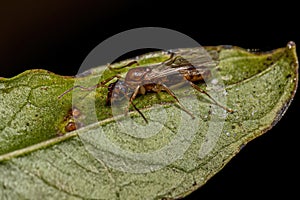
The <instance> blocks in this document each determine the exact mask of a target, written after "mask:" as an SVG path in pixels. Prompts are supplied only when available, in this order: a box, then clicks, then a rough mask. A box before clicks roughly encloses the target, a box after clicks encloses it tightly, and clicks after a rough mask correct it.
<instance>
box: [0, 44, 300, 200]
mask: <svg viewBox="0 0 300 200" xmlns="http://www.w3.org/2000/svg"><path fill="white" fill-rule="evenodd" d="M205 48H206V50H207V51H208V52H209V54H210V55H211V57H212V59H213V60H212V61H213V63H215V65H216V66H215V70H216V71H217V72H218V73H219V75H220V78H221V79H220V80H219V82H220V81H222V83H223V85H224V89H225V90H226V91H225V93H224V92H221V94H219V93H220V92H219V93H218V92H213V91H212V90H210V88H209V86H208V87H207V88H206V87H205V85H203V84H202V85H200V87H203V88H204V89H207V91H208V93H209V94H211V95H212V96H213V97H214V98H216V99H218V101H220V98H219V97H218V95H221V96H222V95H223V96H222V97H224V96H225V97H226V101H224V102H221V104H223V103H224V104H226V106H227V107H229V108H231V109H233V110H234V111H235V112H234V113H227V112H224V110H223V109H220V107H218V106H215V105H213V103H212V102H211V100H210V99H209V98H207V97H206V96H205V95H203V94H201V93H197V92H195V91H193V90H189V91H187V92H186V91H184V90H183V89H179V90H178V91H177V90H176V95H177V94H178V96H180V98H179V99H180V102H182V104H183V105H185V106H186V107H187V109H188V110H191V112H192V113H193V114H194V115H195V116H196V118H195V119H191V116H189V115H188V114H187V113H186V112H183V111H182V109H180V107H179V106H178V104H177V103H175V102H174V99H173V98H172V97H170V95H168V94H166V93H165V92H162V93H159V95H157V94H146V95H143V96H139V97H138V98H137V99H136V100H135V101H134V102H135V103H136V104H137V106H138V107H139V108H140V109H141V111H142V112H143V114H144V115H145V116H146V117H147V119H149V124H145V123H144V121H143V119H142V118H141V116H140V115H139V114H138V113H137V112H134V111H133V112H130V116H131V117H132V118H133V120H134V122H135V123H136V124H137V126H133V127H136V129H130V130H127V132H126V131H124V130H123V129H122V127H121V126H120V122H122V120H123V118H124V116H123V115H120V116H116V117H115V118H113V114H112V111H111V107H109V106H106V105H105V101H106V95H107V88H105V87H101V88H98V89H96V91H92V92H91V91H81V90H80V89H78V90H76V89H75V90H74V91H73V92H70V93H67V94H66V95H64V96H63V97H62V98H61V99H58V98H57V97H58V96H59V95H61V94H62V93H63V92H64V91H66V90H67V89H69V88H71V87H72V86H73V85H74V83H75V84H76V85H78V84H80V83H82V84H83V85H92V83H97V82H99V79H100V81H102V80H105V79H107V77H110V76H112V75H113V74H115V73H116V72H114V71H103V69H104V68H103V67H98V68H94V69H91V70H90V71H89V72H87V73H86V75H85V76H83V77H77V78H73V77H63V76H59V75H56V74H53V73H51V72H48V71H45V70H30V71H26V72H24V73H22V74H20V75H18V76H16V77H14V78H9V79H5V78H2V79H0V198H1V199H162V198H171V199H172V198H179V197H184V196H186V195H187V194H189V193H191V192H192V191H194V190H196V189H197V188H199V187H201V186H202V185H204V184H205V183H206V181H207V180H209V179H210V178H211V177H212V176H213V175H214V174H216V173H217V172H218V171H220V170H221V169H222V168H223V167H224V166H225V165H226V163H228V162H229V161H230V159H231V158H232V157H233V156H234V155H236V154H237V153H238V152H239V151H240V149H241V147H243V146H244V145H245V144H247V143H248V142H249V141H251V140H253V139H254V138H256V137H258V136H260V135H262V134H263V133H265V132H266V131H267V130H269V129H270V128H272V127H273V126H274V125H275V124H276V123H277V122H278V120H280V118H281V116H282V115H283V114H284V112H285V111H286V109H287V108H288V106H289V104H290V103H291V101H292V99H293V97H294V95H295V92H296V88H297V82H298V61H297V55H296V49H295V45H294V44H293V43H292V42H290V43H289V44H288V45H287V47H285V48H279V49H276V50H273V51H271V52H266V53H251V52H249V51H247V50H245V49H242V48H239V47H230V48H228V47H227V46H226V47H224V46H217V47H205ZM188 51H193V49H188ZM167 57H168V55H166V54H165V53H163V52H155V53H151V54H148V55H145V56H140V57H139V58H138V59H137V61H138V62H139V63H140V65H141V66H143V65H149V64H155V63H159V62H161V61H164V60H165V59H167ZM128 62H130V60H126V61H124V62H121V63H117V64H115V65H114V66H113V67H118V66H122V65H124V64H125V63H128ZM132 67H136V66H132ZM127 70H128V69H127V68H126V69H125V68H124V69H121V70H120V71H121V72H122V73H124V72H126V71H127ZM99 73H101V74H102V75H101V76H99ZM123 75H124V74H123ZM211 81H212V82H216V80H213V79H212V80H211ZM75 93H76V94H78V95H77V96H74V94H75ZM182 93H183V94H184V95H183V96H181V94H182ZM72 94H73V101H72ZM192 97H195V98H192ZM74 98H75V99H76V101H74ZM74 106H75V107H76V108H75V107H74ZM72 107H73V109H74V108H75V109H76V111H78V112H79V113H77V114H76V113H74V110H73V112H72ZM77 115H78V116H77ZM95 116H96V119H97V120H96V121H95ZM75 118H76V119H75ZM116 118H118V119H119V120H117V122H116V121H115V119H116ZM73 122H76V125H77V126H81V128H79V129H78V130H75V131H71V132H68V128H67V125H68V124H69V123H73ZM77 122H79V123H77ZM128 127H131V126H128ZM141 127H142V128H141ZM140 128H141V129H142V131H141V129H140Z"/></svg>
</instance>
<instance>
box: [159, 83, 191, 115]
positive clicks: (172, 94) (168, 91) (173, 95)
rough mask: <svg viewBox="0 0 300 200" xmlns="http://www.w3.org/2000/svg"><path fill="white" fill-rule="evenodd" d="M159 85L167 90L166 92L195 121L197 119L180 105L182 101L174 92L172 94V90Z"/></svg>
mask: <svg viewBox="0 0 300 200" xmlns="http://www.w3.org/2000/svg"><path fill="white" fill-rule="evenodd" d="M159 85H160V86H161V87H162V89H164V90H166V92H167V93H168V94H169V95H171V96H172V97H173V98H174V99H175V100H176V101H177V103H178V104H179V105H180V107H181V109H182V110H184V111H185V112H186V113H187V114H189V115H190V116H191V117H192V118H193V119H194V118H195V116H194V115H193V114H192V113H191V112H190V111H188V109H186V108H185V107H184V106H183V105H182V104H181V103H180V101H179V100H178V98H177V97H176V96H175V94H174V92H172V90H171V89H170V88H168V87H167V86H166V85H164V84H159Z"/></svg>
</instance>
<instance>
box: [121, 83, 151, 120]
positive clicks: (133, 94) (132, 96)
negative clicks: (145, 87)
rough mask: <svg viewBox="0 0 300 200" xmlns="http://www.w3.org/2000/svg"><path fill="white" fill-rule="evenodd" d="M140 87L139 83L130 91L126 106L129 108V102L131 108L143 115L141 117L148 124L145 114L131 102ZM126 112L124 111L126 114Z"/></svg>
mask: <svg viewBox="0 0 300 200" xmlns="http://www.w3.org/2000/svg"><path fill="white" fill-rule="evenodd" d="M140 88H141V86H140V85H139V86H137V87H136V88H135V90H134V92H133V93H132V95H131V97H130V99H129V103H128V106H127V108H129V105H130V104H131V105H132V106H133V108H134V109H135V110H136V111H137V112H138V113H139V114H140V115H141V116H142V117H143V119H144V120H145V122H146V123H147V124H148V120H147V119H146V117H145V115H144V114H143V113H142V112H141V111H140V110H139V109H138V108H137V107H136V106H135V104H134V103H133V100H134V99H135V98H136V96H137V95H138V93H139V90H140ZM127 112H128V110H127ZM127 112H126V114H127Z"/></svg>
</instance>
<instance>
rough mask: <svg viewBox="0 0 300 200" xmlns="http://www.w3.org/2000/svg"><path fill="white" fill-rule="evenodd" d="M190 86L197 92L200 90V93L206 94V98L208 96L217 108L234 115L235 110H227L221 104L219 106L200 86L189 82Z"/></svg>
mask: <svg viewBox="0 0 300 200" xmlns="http://www.w3.org/2000/svg"><path fill="white" fill-rule="evenodd" d="M188 82H189V84H190V85H191V86H192V87H193V88H195V89H196V90H198V91H199V92H201V93H203V94H205V95H206V96H208V97H209V98H210V99H211V100H212V101H213V102H214V103H215V104H216V105H217V106H219V107H221V108H223V109H224V110H226V111H227V112H230V113H233V110H232V109H230V108H227V107H225V106H223V105H221V104H219V103H218V102H217V101H216V100H215V99H214V98H212V97H211V96H210V95H209V94H208V93H207V92H205V91H204V90H202V89H201V88H200V87H199V86H198V85H196V84H194V83H193V82H190V81H188Z"/></svg>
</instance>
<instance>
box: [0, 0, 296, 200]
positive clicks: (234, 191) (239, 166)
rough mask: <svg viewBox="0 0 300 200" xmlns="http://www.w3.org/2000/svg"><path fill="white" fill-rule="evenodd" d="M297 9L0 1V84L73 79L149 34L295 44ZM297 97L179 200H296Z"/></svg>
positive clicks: (268, 46) (264, 46)
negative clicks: (124, 41)
mask: <svg viewBox="0 0 300 200" xmlns="http://www.w3.org/2000/svg"><path fill="white" fill-rule="evenodd" d="M298 15H299V14H298V12H297V6H296V5H295V4H293V3H290V2H288V1H284V2H280V4H276V3H269V4H265V5H262V2H261V1H260V2H255V1H251V2H250V1H237V3H229V2H227V1H226V2H224V3H222V4H220V3H218V2H215V1H212V2H211V3H208V2H204V1H199V4H196V3H193V2H189V1H178V2H175V1H169V2H167V1H153V0H151V1H117V0H110V1H106V2H102V1H91V0H86V1H84V0H79V1H71V0H64V1H63V2H60V1H57V0H52V1H50V0H44V1H33V0H30V1H25V0H24V1H1V2H0V77H12V76H15V75H17V74H19V73H21V72H23V71H24V70H27V69H34V68H42V69H47V70H50V71H52V72H55V73H58V74H61V75H75V74H76V73H77V70H78V69H79V67H80V65H81V63H82V61H83V60H84V58H85V57H86V56H87V55H88V53H89V52H90V51H91V50H92V49H93V48H94V47H96V46H97V45H98V44H99V43H101V42H102V41H103V40H105V39H107V38H108V37H110V36H113V35H114V34H117V33H120V32H121V31H125V30H128V29H132V28H137V27H144V26H155V27H165V28H169V29H174V30H177V31H180V32H181V33H184V34H186V35H188V36H190V37H192V38H193V39H195V40H196V41H198V42H199V43H200V44H201V45H203V46H208V45H221V44H228V45H236V46H240V47H244V48H249V49H252V48H255V49H261V50H262V51H268V50H272V49H275V48H279V47H284V46H285V45H286V44H287V42H288V41H290V40H292V41H294V42H296V45H297V44H300V40H299V39H300V35H299V33H300V32H299V31H298V29H299V24H300V22H299V21H297V19H298V18H299V16H298ZM299 102H300V99H299V94H298V93H297V95H296V97H295V99H294V101H293V102H292V104H291V106H290V107H289V109H288V111H287V112H286V114H285V115H284V117H283V118H282V119H281V121H280V122H279V123H278V124H277V125H276V126H275V127H273V128H272V130H270V131H268V132H267V133H266V134H264V135H263V136H261V137H259V138H257V139H255V140H253V141H251V142H250V143H249V144H248V145H246V147H245V148H243V149H242V151H241V152H240V153H239V154H238V155H237V156H236V157H234V158H233V159H232V160H231V161H230V162H229V163H228V164H227V165H226V166H225V167H224V169H223V170H221V171H220V172H219V173H218V174H217V175H215V176H214V177H213V178H211V179H210V180H209V181H208V182H207V184H206V185H204V186H203V187H202V188H200V189H199V190H197V191H195V192H193V193H192V194H191V195H189V196H188V197H186V198H185V199H207V198H212V199H213V198H216V197H221V198H224V199H228V198H233V199H240V198H244V197H251V198H260V197H268V198H272V197H277V196H281V195H282V196H284V197H285V199H290V197H292V196H295V197H296V198H297V197H299V194H298V192H297V190H298V189H299V186H300V184H299V164H298V163H297V161H298V158H299V150H298V147H299V146H298V138H299V136H298V135H299V129H297V128H298V126H297V122H298V121H299V119H298V116H297V114H299V105H300V103H299Z"/></svg>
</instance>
